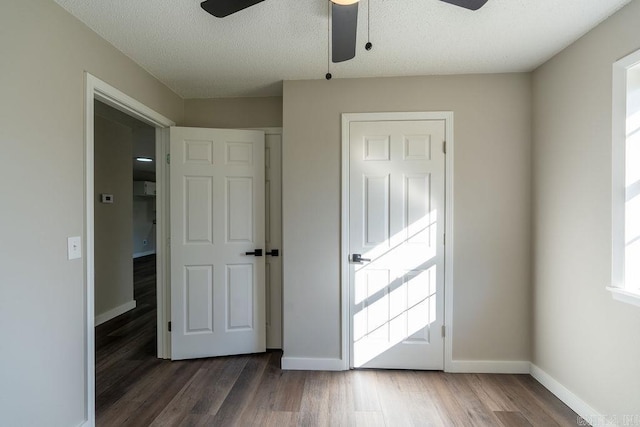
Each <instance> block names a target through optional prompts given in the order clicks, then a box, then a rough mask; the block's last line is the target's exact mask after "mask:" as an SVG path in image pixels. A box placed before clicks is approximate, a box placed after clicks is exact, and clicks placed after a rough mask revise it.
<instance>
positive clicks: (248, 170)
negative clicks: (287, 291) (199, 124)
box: [170, 127, 266, 360]
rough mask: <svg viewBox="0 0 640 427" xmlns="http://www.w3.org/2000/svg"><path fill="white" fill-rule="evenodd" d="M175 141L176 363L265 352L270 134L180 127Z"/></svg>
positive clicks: (172, 176)
mask: <svg viewBox="0 0 640 427" xmlns="http://www.w3.org/2000/svg"><path fill="white" fill-rule="evenodd" d="M170 139H171V143H170V145H171V147H170V153H171V154H170V156H171V165H170V193H171V201H170V203H171V245H170V246H171V322H172V331H171V357H172V359H174V360H176V359H187V358H196V357H209V356H222V355H229V354H242V353H255V352H263V351H265V339H266V328H265V279H264V278H265V256H264V249H265V248H264V242H265V217H264V212H265V209H264V203H265V199H264V188H265V181H264V179H265V173H264V132H262V131H239V130H225V129H203V128H179V127H174V128H171V138H170ZM256 249H258V250H262V251H263V254H262V255H263V256H255V255H247V253H250V252H254V251H255V250H256Z"/></svg>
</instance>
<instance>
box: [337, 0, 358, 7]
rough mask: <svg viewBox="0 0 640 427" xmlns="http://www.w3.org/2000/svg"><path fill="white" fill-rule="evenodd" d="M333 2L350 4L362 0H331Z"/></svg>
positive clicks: (344, 4)
mask: <svg viewBox="0 0 640 427" xmlns="http://www.w3.org/2000/svg"><path fill="white" fill-rule="evenodd" d="M330 1H331V3H335V4H339V5H340V6H348V5H350V4H354V3H358V2H359V1H360V0H330Z"/></svg>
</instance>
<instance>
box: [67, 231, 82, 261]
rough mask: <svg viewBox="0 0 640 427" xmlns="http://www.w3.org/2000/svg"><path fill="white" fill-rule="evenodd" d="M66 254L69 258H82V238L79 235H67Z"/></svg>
mask: <svg viewBox="0 0 640 427" xmlns="http://www.w3.org/2000/svg"><path fill="white" fill-rule="evenodd" d="M67 255H68V257H69V259H78V258H82V240H81V239H80V236H74V237H69V238H68V239H67Z"/></svg>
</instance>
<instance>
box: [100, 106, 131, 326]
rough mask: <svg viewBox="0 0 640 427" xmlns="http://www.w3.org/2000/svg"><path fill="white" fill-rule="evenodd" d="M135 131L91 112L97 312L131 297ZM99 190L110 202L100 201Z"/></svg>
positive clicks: (111, 307) (122, 302)
mask: <svg viewBox="0 0 640 427" xmlns="http://www.w3.org/2000/svg"><path fill="white" fill-rule="evenodd" d="M132 146H133V132H132V129H131V128H130V127H128V126H125V125H122V124H120V123H117V122H114V121H111V120H109V119H105V118H102V117H100V116H95V123H94V150H95V152H94V158H95V161H94V165H95V166H94V168H95V169H94V177H95V182H94V189H95V200H94V207H95V211H94V218H95V234H94V235H95V287H94V290H95V298H94V300H95V315H96V317H97V316H100V315H101V314H104V313H106V312H108V311H110V310H113V309H115V308H118V307H120V306H122V305H124V304H127V303H130V302H131V301H133V259H132V254H133V245H132V240H131V236H132V234H133V227H132V224H133V223H132V220H131V217H132V211H133V186H132V182H133V166H132ZM102 193H107V194H112V195H113V196H114V203H101V201H100V195H101V194H102Z"/></svg>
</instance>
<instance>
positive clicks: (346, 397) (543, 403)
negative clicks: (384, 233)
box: [96, 256, 578, 427]
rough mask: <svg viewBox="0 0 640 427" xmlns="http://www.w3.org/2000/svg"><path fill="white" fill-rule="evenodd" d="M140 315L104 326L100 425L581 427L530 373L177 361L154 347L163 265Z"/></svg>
mask: <svg viewBox="0 0 640 427" xmlns="http://www.w3.org/2000/svg"><path fill="white" fill-rule="evenodd" d="M134 280H135V286H136V287H135V299H136V301H137V307H136V308H135V309H134V310H132V311H130V312H128V313H125V314H124V315H122V316H119V317H117V318H115V319H113V320H111V321H109V322H107V323H105V324H103V325H100V326H98V327H97V328H96V423H97V425H98V426H367V427H368V426H506V427H511V426H544V427H548V426H549V427H550V426H575V425H577V420H578V418H577V416H576V414H575V413H574V412H573V411H571V409H569V408H568V407H567V406H566V405H564V404H563V403H562V402H561V401H560V400H558V399H557V398H556V397H555V396H553V395H552V394H551V393H550V392H549V391H547V390H546V389H545V388H544V387H542V386H541V385H540V384H539V383H538V382H537V381H536V380H534V379H533V378H532V377H530V376H529V375H488V374H445V373H442V372H429V371H427V372H424V371H383V370H354V371H349V372H309V371H282V370H281V369H280V358H281V357H282V353H281V352H280V351H271V352H267V353H264V354H255V355H244V356H234V357H220V358H210V359H198V360H191V361H178V362H171V361H166V360H158V359H157V358H156V357H155V355H156V348H155V345H156V344H155V343H156V341H155V339H156V309H155V257H154V256H150V257H144V258H140V259H137V260H135V262H134Z"/></svg>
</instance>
